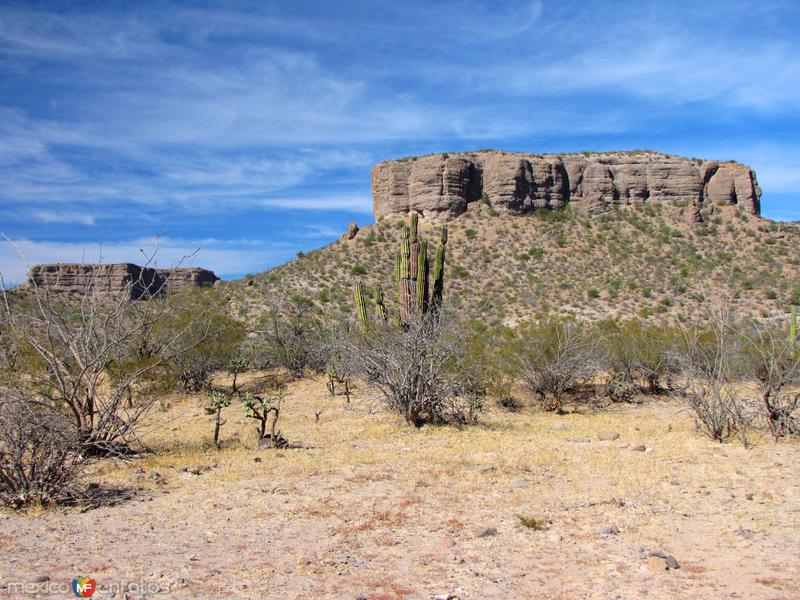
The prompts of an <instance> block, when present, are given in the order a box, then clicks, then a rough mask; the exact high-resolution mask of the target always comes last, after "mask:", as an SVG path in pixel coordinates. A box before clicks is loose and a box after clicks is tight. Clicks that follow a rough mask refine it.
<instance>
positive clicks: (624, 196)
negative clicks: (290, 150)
mask: <svg viewBox="0 0 800 600" xmlns="http://www.w3.org/2000/svg"><path fill="white" fill-rule="evenodd" d="M372 194H373V210H374V213H375V217H376V218H380V217H381V216H384V215H393V214H399V215H405V214H408V213H409V212H411V211H415V212H417V213H418V214H420V215H421V216H422V218H424V219H430V220H432V221H449V220H452V219H454V218H457V217H458V216H459V215H461V214H463V213H464V212H466V211H467V209H468V208H469V205H470V204H472V203H475V202H479V201H481V200H482V199H483V200H484V201H486V202H488V203H489V204H490V205H491V207H492V208H494V209H495V210H497V211H498V212H503V213H508V214H525V213H528V212H531V211H533V210H536V209H537V208H559V207H562V206H564V205H566V204H574V205H575V206H576V208H578V209H579V210H586V211H589V212H596V211H601V212H604V211H607V210H609V209H610V208H611V207H612V206H614V205H630V204H642V203H672V204H674V205H675V206H681V205H682V206H686V207H688V209H684V213H685V211H686V210H688V219H689V220H690V222H696V223H699V222H702V215H701V213H700V209H701V207H705V206H709V207H711V208H713V207H714V206H738V207H739V208H741V209H742V210H744V211H745V212H748V213H750V214H753V215H758V214H760V212H761V206H760V197H761V188H760V187H759V185H758V181H757V180H756V175H755V173H754V172H753V170H752V169H750V167H748V166H747V165H743V164H739V163H736V162H719V161H715V160H701V159H693V158H685V157H680V156H671V155H666V154H660V153H657V152H605V153H597V152H595V153H588V152H587V153H581V154H524V153H516V152H503V151H483V152H469V153H459V154H435V155H429V156H420V157H411V158H406V159H401V160H391V161H385V162H382V163H378V164H377V165H375V167H374V168H373V170H372Z"/></svg>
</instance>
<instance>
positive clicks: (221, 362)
mask: <svg viewBox="0 0 800 600" xmlns="http://www.w3.org/2000/svg"><path fill="white" fill-rule="evenodd" d="M198 314H203V315H204V318H205V320H206V323H204V325H203V326H202V327H196V326H195V325H194V323H195V320H196V319H197V315H198ZM210 332H211V334H209V333H210ZM148 335H150V336H152V337H151V338H150V340H154V339H155V340H158V339H168V338H170V337H175V336H176V335H179V337H180V341H179V344H178V345H179V347H180V350H181V351H180V352H175V353H174V354H173V356H171V357H170V360H169V361H168V362H167V363H166V364H167V366H168V367H169V369H170V371H171V372H172V373H173V379H174V381H176V382H177V384H178V385H179V386H180V387H181V389H183V390H184V391H186V392H197V391H200V390H203V389H206V388H208V385H209V383H208V382H209V377H210V376H211V374H212V373H214V372H215V371H219V370H221V369H223V368H224V367H226V366H227V365H229V364H230V363H231V361H232V360H234V359H235V358H236V357H237V356H238V355H239V353H240V352H241V345H242V343H243V341H244V337H245V328H244V326H243V325H242V323H241V322H240V321H238V320H236V319H234V318H233V317H231V316H230V315H229V314H228V312H227V302H226V300H225V298H224V297H223V296H222V295H221V294H219V293H218V292H217V291H216V290H197V289H190V290H186V291H185V292H184V293H183V296H182V298H181V302H180V303H178V304H177V305H176V307H175V310H174V311H173V314H172V315H171V318H170V319H168V320H165V321H164V322H163V323H160V324H159V327H157V328H156V329H155V330H154V331H152V332H149V333H148Z"/></svg>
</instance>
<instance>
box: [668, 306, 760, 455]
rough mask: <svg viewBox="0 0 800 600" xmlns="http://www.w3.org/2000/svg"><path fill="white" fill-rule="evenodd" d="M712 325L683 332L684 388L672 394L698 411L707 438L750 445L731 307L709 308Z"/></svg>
mask: <svg viewBox="0 0 800 600" xmlns="http://www.w3.org/2000/svg"><path fill="white" fill-rule="evenodd" d="M707 311H708V319H707V321H708V325H707V326H706V327H700V326H699V325H694V326H691V327H684V328H683V338H684V339H683V341H684V343H683V348H682V351H681V352H680V354H679V355H678V361H679V364H680V372H681V376H682V380H681V385H679V386H676V388H675V389H674V390H673V393H674V394H675V395H676V396H677V397H678V398H679V399H681V400H682V401H683V402H684V403H685V404H686V405H687V406H688V407H689V408H690V409H691V410H692V412H694V415H695V417H696V419H697V420H696V422H697V424H698V426H699V428H700V429H702V430H703V431H704V432H705V433H706V434H707V435H708V437H710V438H711V439H713V440H716V441H719V442H725V441H728V440H730V439H731V438H734V437H737V438H738V439H739V440H740V441H741V442H742V444H744V445H747V443H748V438H747V436H748V432H749V430H750V428H751V426H752V420H753V415H752V411H751V410H750V408H749V403H748V402H747V399H746V397H745V396H744V395H743V394H742V391H741V390H742V386H741V381H740V375H741V367H740V363H739V362H738V356H737V355H738V353H739V347H738V345H737V342H738V338H737V336H736V333H735V328H734V324H733V318H732V313H731V309H730V305H729V303H727V302H721V303H719V304H718V305H716V306H709V307H707Z"/></svg>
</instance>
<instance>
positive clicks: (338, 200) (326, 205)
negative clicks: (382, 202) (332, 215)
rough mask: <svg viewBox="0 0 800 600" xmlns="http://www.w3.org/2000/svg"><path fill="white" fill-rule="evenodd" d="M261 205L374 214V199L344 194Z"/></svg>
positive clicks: (293, 199) (280, 200)
mask: <svg viewBox="0 0 800 600" xmlns="http://www.w3.org/2000/svg"><path fill="white" fill-rule="evenodd" d="M259 205H260V206H264V207H271V206H272V207H279V208H292V209H296V210H321V211H326V210H341V211H351V212H358V213H366V214H371V213H372V198H371V197H370V196H369V195H367V194H342V195H334V196H322V197H320V196H315V197H308V198H268V199H265V200H261V201H260V202H259Z"/></svg>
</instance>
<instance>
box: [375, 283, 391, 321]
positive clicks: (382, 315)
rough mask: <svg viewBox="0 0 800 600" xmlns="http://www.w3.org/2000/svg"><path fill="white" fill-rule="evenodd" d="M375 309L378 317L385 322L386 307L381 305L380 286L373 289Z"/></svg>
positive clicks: (381, 290) (381, 293)
mask: <svg viewBox="0 0 800 600" xmlns="http://www.w3.org/2000/svg"><path fill="white" fill-rule="evenodd" d="M375 308H376V310H377V311H378V316H379V317H380V318H381V320H382V321H384V322H385V321H386V320H387V318H388V315H387V313H386V305H385V304H384V303H383V288H382V287H381V286H380V285H379V286H378V287H376V288H375Z"/></svg>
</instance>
